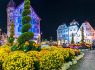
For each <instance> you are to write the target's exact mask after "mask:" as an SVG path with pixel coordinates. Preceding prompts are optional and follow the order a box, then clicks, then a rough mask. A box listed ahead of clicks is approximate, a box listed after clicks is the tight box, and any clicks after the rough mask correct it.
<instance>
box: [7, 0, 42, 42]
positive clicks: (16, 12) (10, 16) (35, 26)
mask: <svg viewBox="0 0 95 70" xmlns="http://www.w3.org/2000/svg"><path fill="white" fill-rule="evenodd" d="M23 10H24V2H23V3H21V4H20V5H19V6H17V7H15V2H14V1H13V0H10V2H9V3H8V5H7V35H8V37H9V35H10V24H11V22H12V21H14V24H15V31H14V32H15V38H17V37H18V36H20V35H21V28H22V12H23ZM30 10H31V14H30V17H31V18H32V20H31V22H30V23H31V24H32V27H31V29H30V31H31V32H33V33H34V39H33V40H37V39H38V38H39V35H40V20H41V19H40V18H39V17H38V15H37V14H36V13H35V11H34V9H33V8H32V6H31V8H30Z"/></svg>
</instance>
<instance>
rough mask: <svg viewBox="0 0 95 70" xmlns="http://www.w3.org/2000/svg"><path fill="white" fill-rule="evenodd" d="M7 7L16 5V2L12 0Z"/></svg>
mask: <svg viewBox="0 0 95 70" xmlns="http://www.w3.org/2000/svg"><path fill="white" fill-rule="evenodd" d="M7 7H15V2H14V1H13V0H10V1H9V3H8V5H7Z"/></svg>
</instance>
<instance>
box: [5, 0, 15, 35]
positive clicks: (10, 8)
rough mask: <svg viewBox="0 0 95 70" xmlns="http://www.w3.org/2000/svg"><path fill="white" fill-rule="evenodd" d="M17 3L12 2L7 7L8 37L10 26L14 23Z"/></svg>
mask: <svg viewBox="0 0 95 70" xmlns="http://www.w3.org/2000/svg"><path fill="white" fill-rule="evenodd" d="M14 10H15V2H14V1H13V0H10V1H9V3H8V5H7V36H8V37H9V36H10V24H11V22H12V21H14Z"/></svg>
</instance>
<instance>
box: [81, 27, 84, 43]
mask: <svg viewBox="0 0 95 70" xmlns="http://www.w3.org/2000/svg"><path fill="white" fill-rule="evenodd" d="M81 42H82V43H84V28H83V27H82V28H81Z"/></svg>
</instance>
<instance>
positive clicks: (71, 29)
mask: <svg viewBox="0 0 95 70" xmlns="http://www.w3.org/2000/svg"><path fill="white" fill-rule="evenodd" d="M62 26H66V24H62V25H60V26H59V27H58V29H57V40H58V41H60V42H61V43H60V44H62V43H64V42H65V43H71V39H72V34H73V35H74V42H75V43H79V42H81V39H82V31H81V29H82V27H83V31H84V41H85V42H87V43H92V41H94V40H95V30H94V29H93V28H92V26H91V25H90V23H89V22H87V21H85V22H84V23H82V25H81V26H79V23H78V22H77V21H75V20H73V21H72V22H71V23H70V25H69V26H68V27H67V26H66V28H63V27H62ZM65 29H68V30H67V31H66V32H65V31H64V30H65ZM60 30H61V31H60ZM60 32H61V33H60ZM62 40H65V41H64V42H63V41H62Z"/></svg>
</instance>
